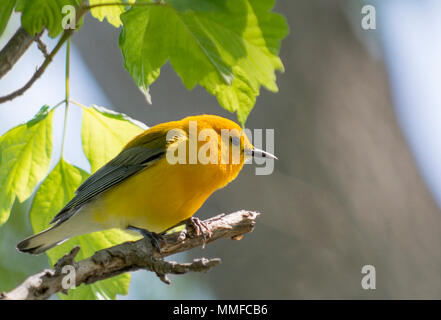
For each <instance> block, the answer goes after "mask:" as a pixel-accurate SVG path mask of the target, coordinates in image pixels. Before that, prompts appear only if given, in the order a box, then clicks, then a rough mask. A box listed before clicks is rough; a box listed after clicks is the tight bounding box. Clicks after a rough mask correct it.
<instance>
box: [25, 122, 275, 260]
mask: <svg viewBox="0 0 441 320" xmlns="http://www.w3.org/2000/svg"><path fill="white" fill-rule="evenodd" d="M235 150H237V153H235ZM250 157H268V158H274V159H275V157H274V156H273V155H272V154H270V153H267V152H265V151H263V150H259V149H257V148H255V147H253V145H252V144H251V143H250V141H249V140H248V138H247V137H246V135H245V134H243V132H242V129H241V127H240V126H239V125H238V124H236V123H235V122H233V121H231V120H228V119H225V118H222V117H219V116H214V115H200V116H191V117H187V118H184V119H182V120H180V121H172V122H167V123H162V124H158V125H156V126H154V127H151V128H149V129H147V130H145V131H144V132H142V133H141V134H139V135H138V136H136V137H135V138H134V139H133V140H131V141H130V142H129V143H128V144H127V145H126V146H125V147H124V148H123V150H122V151H121V152H120V153H119V154H118V155H117V156H116V157H115V158H114V159H112V160H111V161H109V162H108V163H107V164H105V165H104V166H103V167H102V168H100V169H99V170H98V171H96V172H95V173H94V174H93V175H91V176H90V177H89V178H88V179H87V180H86V181H85V182H84V183H83V184H82V185H81V186H80V187H79V188H78V189H77V191H76V193H75V196H74V197H73V199H72V200H71V201H70V202H69V203H68V204H67V205H66V206H65V207H64V208H63V209H62V210H61V211H60V212H59V213H58V214H57V215H56V216H55V217H54V218H53V220H52V221H51V224H52V223H53V225H52V226H51V227H49V228H48V229H46V230H44V231H42V232H40V233H38V234H36V235H33V236H31V237H29V238H26V239H25V240H23V241H21V242H20V243H19V244H18V245H17V249H18V250H19V251H22V252H28V253H32V254H39V253H42V252H44V251H46V250H48V249H50V248H52V247H54V246H56V245H58V244H60V243H62V242H63V241H65V240H67V239H69V238H72V237H75V236H78V235H82V234H86V233H91V232H95V231H102V230H106V229H111V228H121V229H133V230H136V231H139V232H141V234H143V235H144V236H148V237H150V239H151V240H152V243H153V244H157V243H156V237H157V236H158V233H161V232H164V231H165V230H167V229H170V228H171V227H173V226H176V225H177V224H179V223H181V222H183V221H185V220H188V219H190V218H191V217H192V216H193V214H194V213H195V212H196V211H197V210H198V209H199V208H200V207H201V206H202V204H203V203H204V202H205V201H206V200H207V198H208V197H209V196H210V195H211V194H212V193H213V192H214V191H216V190H218V189H220V188H222V187H224V186H226V185H227V184H228V183H229V182H231V181H232V180H234V179H235V178H236V177H237V175H238V174H239V172H240V170H241V169H242V167H243V164H244V161H245V160H246V159H248V158H250ZM207 160H208V161H207Z"/></svg>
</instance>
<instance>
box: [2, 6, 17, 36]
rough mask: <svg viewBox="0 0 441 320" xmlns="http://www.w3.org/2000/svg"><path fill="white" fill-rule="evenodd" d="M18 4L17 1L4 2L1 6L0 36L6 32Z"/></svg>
mask: <svg viewBox="0 0 441 320" xmlns="http://www.w3.org/2000/svg"><path fill="white" fill-rule="evenodd" d="M16 2H17V0H2V4H1V5H0V36H1V35H2V33H3V31H5V28H6V25H7V24H8V21H9V18H10V17H11V14H12V10H13V9H14V6H15V3H16Z"/></svg>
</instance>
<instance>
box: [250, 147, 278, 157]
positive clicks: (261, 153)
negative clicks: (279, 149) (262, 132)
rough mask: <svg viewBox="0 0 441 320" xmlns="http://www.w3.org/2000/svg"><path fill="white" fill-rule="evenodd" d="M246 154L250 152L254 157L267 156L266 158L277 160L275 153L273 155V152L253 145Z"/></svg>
mask: <svg viewBox="0 0 441 320" xmlns="http://www.w3.org/2000/svg"><path fill="white" fill-rule="evenodd" d="M248 154H250V155H251V156H252V157H254V158H267V159H276V160H278V158H277V157H276V156H275V155H273V154H271V153H269V152H266V151H265V150H261V149H258V148H256V147H253V149H252V150H250V151H249V152H248Z"/></svg>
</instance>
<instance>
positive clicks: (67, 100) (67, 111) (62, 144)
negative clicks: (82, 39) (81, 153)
mask: <svg viewBox="0 0 441 320" xmlns="http://www.w3.org/2000/svg"><path fill="white" fill-rule="evenodd" d="M69 72H70V38H68V39H67V42H66V77H65V83H66V97H65V100H64V101H65V102H66V107H65V109H64V125H63V141H62V142H61V157H62V158H63V154H64V144H65V140H66V129H67V115H68V113H69Z"/></svg>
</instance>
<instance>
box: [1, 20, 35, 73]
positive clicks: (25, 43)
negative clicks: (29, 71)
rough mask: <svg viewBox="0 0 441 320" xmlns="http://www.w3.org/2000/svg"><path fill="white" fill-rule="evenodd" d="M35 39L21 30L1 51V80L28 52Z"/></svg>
mask: <svg viewBox="0 0 441 320" xmlns="http://www.w3.org/2000/svg"><path fill="white" fill-rule="evenodd" d="M34 39H35V37H33V36H31V35H30V34H29V33H27V32H26V30H25V29H23V28H21V27H20V28H19V29H18V30H17V32H16V33H15V34H14V35H13V36H12V38H11V39H10V40H9V41H8V43H7V44H6V45H5V46H4V47H3V49H2V50H1V51H0V79H1V78H2V77H3V76H4V75H5V74H6V73H8V72H9V70H11V69H12V67H13V66H14V65H15V63H16V62H17V61H18V60H19V59H20V58H21V56H22V55H23V54H24V53H25V52H26V50H27V49H28V48H29V46H30V45H31V44H32V42H33V41H34Z"/></svg>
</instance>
